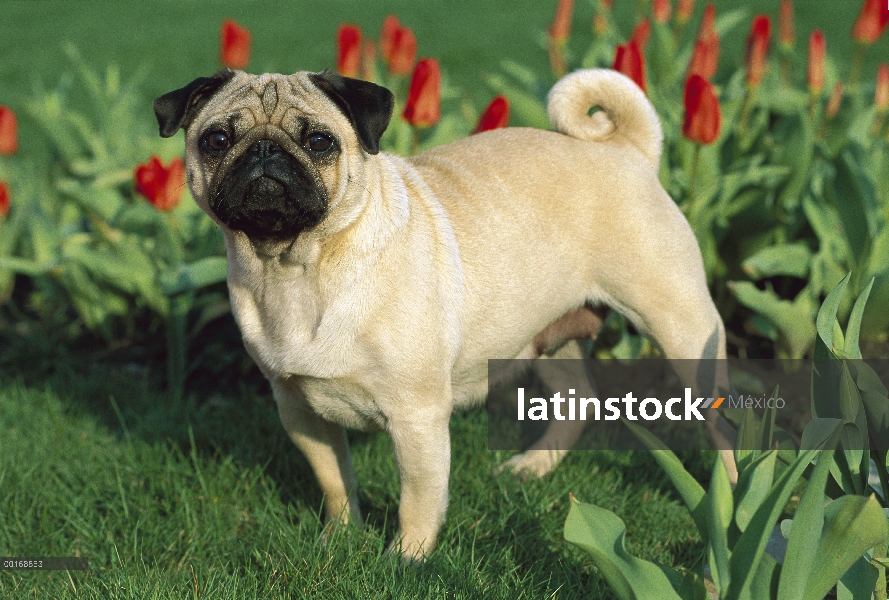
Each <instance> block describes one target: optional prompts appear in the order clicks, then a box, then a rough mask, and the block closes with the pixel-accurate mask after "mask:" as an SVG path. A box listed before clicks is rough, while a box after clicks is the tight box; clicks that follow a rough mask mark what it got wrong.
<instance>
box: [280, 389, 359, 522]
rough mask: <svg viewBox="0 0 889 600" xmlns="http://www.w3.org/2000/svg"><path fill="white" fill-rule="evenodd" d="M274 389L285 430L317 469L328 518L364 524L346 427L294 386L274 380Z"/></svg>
mask: <svg viewBox="0 0 889 600" xmlns="http://www.w3.org/2000/svg"><path fill="white" fill-rule="evenodd" d="M272 391H273V393H274V396H275V401H276V402H277V404H278V414H279V415H280V416H281V423H282V424H283V425H284V430H285V431H287V434H288V435H289V436H290V439H291V440H293V443H294V444H296V446H297V447H298V448H299V449H300V450H301V451H302V453H303V454H304V455H305V457H306V458H307V459H308V461H309V464H310V465H311V466H312V470H313V471H314V472H315V477H316V479H317V480H318V485H319V486H320V487H321V492H322V493H323V494H324V513H325V516H326V517H327V520H328V521H329V522H331V523H336V522H342V523H356V524H358V525H361V524H362V520H361V511H360V510H359V508H358V493H357V492H358V484H357V482H356V480H355V471H354V469H353V467H352V458H351V456H350V455H349V442H348V440H347V439H346V432H345V430H344V429H343V428H342V427H341V426H339V425H337V424H335V423H331V422H330V421H327V420H326V419H324V418H322V417H321V416H320V415H318V413H316V412H315V411H314V410H312V408H311V407H310V406H309V404H308V402H307V401H306V400H305V398H303V397H302V394H301V393H300V392H299V391H298V390H296V389H293V387H292V386H290V385H287V384H286V383H283V382H281V381H273V382H272Z"/></svg>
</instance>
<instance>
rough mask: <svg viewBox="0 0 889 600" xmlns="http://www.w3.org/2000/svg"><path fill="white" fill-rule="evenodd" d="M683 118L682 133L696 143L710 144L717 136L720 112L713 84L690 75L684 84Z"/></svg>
mask: <svg viewBox="0 0 889 600" xmlns="http://www.w3.org/2000/svg"><path fill="white" fill-rule="evenodd" d="M684 102H685V119H684V120H683V122H682V135H684V136H685V137H686V138H688V139H689V140H691V141H693V142H695V143H698V144H711V143H713V142H715V141H716V139H717V138H718V137H719V128H720V124H721V120H722V112H721V110H720V108H719V99H718V98H717V97H716V90H715V89H714V88H713V84H711V83H710V82H709V81H707V80H706V79H704V78H703V77H701V76H700V75H692V76H691V77H689V78H688V81H687V82H686V84H685V98H684Z"/></svg>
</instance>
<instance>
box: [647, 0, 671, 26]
mask: <svg viewBox="0 0 889 600" xmlns="http://www.w3.org/2000/svg"><path fill="white" fill-rule="evenodd" d="M652 12H653V13H654V20H655V21H657V22H658V23H661V24H663V23H667V22H669V20H670V13H672V12H673V7H672V6H670V0H654V5H653V6H652Z"/></svg>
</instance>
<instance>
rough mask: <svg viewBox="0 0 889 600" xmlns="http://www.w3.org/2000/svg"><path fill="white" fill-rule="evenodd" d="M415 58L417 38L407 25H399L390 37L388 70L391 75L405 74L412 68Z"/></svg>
mask: <svg viewBox="0 0 889 600" xmlns="http://www.w3.org/2000/svg"><path fill="white" fill-rule="evenodd" d="M416 58H417V38H416V37H414V32H413V31H411V30H410V28H408V27H399V28H398V30H396V32H395V34H394V35H393V37H392V52H391V54H390V58H389V72H390V73H392V74H393V75H407V74H408V73H410V72H411V69H413V68H414V60H416Z"/></svg>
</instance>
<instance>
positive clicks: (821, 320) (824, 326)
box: [815, 273, 852, 351]
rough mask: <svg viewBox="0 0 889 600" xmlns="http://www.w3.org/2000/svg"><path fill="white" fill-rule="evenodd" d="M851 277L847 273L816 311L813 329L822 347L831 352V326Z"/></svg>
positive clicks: (850, 274) (835, 318)
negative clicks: (822, 344) (816, 332)
mask: <svg viewBox="0 0 889 600" xmlns="http://www.w3.org/2000/svg"><path fill="white" fill-rule="evenodd" d="M851 276H852V273H848V274H847V275H846V276H845V277H844V278H843V280H842V281H841V282H839V283H838V284H837V285H836V287H834V288H833V290H831V292H830V293H829V294H828V295H827V298H825V299H824V302H823V303H822V304H821V308H820V309H819V310H818V316H817V317H816V318H815V329H816V330H817V331H818V335H819V337H820V338H821V341H823V342H824V345H825V346H827V348H828V349H829V350H831V351H832V350H833V324H834V323H835V322H836V320H837V311H838V310H839V308H840V303H841V302H842V301H843V294H845V292H846V285H848V283H849V278H850V277H851Z"/></svg>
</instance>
